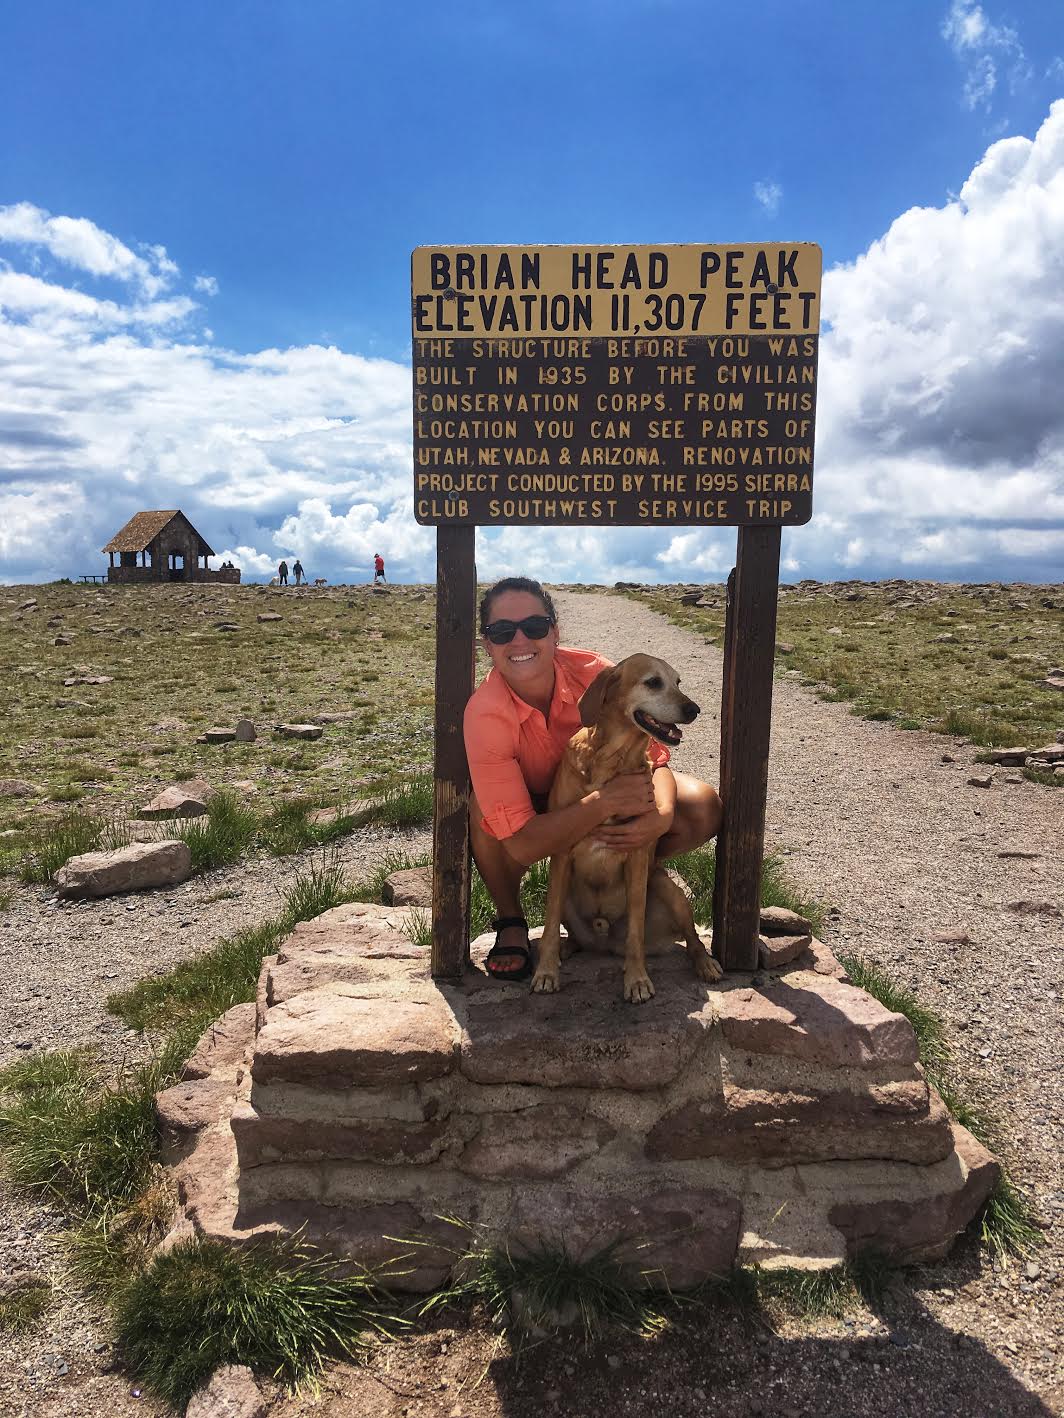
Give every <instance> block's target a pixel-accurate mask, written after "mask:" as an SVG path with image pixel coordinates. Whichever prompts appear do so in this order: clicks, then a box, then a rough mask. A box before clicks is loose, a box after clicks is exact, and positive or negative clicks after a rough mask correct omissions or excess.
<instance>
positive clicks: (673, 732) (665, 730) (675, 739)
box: [632, 709, 683, 748]
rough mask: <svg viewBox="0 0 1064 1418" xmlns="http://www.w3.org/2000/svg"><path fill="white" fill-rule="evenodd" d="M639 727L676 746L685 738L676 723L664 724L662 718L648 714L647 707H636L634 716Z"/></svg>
mask: <svg viewBox="0 0 1064 1418" xmlns="http://www.w3.org/2000/svg"><path fill="white" fill-rule="evenodd" d="M632 717H633V718H634V719H635V721H636V723H637V724H638V725H639V727H640V728H641V729H642V730H644V732H645V733H648V734H650V735H651V736H652V737H653V738H656V739H657V740H658V741H659V742H660V743H664V744H668V745H669V747H670V748H674V747H675V746H676V744H678V743H679V742H680V740H681V739H682V738H683V732H682V730H680V729H679V728H678V727H677V726H676V725H675V724H663V723H662V722H661V720H660V719H655V718H654V715H653V714H648V713H647V711H646V710H645V709H636V710H635V711H634V713H633V716H632Z"/></svg>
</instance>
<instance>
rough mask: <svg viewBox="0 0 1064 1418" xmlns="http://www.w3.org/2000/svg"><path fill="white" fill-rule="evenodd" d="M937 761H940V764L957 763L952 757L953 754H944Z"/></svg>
mask: <svg viewBox="0 0 1064 1418" xmlns="http://www.w3.org/2000/svg"><path fill="white" fill-rule="evenodd" d="M939 761H940V762H941V763H956V762H957V760H956V759H955V758H954V757H953V754H952V753H944V754H943V755H942V757H941V759H940V760H939Z"/></svg>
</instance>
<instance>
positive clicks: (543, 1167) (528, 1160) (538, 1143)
mask: <svg viewBox="0 0 1064 1418" xmlns="http://www.w3.org/2000/svg"><path fill="white" fill-rule="evenodd" d="M614 1136H615V1132H614V1129H613V1128H612V1127H610V1125H609V1124H608V1123H607V1122H605V1121H604V1120H603V1119H602V1118H597V1117H595V1116H594V1114H592V1113H589V1112H588V1111H587V1110H586V1109H584V1108H579V1107H571V1106H570V1105H568V1104H566V1103H541V1104H539V1105H538V1106H535V1107H531V1108H522V1109H520V1111H518V1112H516V1113H486V1114H484V1116H483V1117H482V1118H481V1119H480V1130H479V1132H478V1133H477V1135H476V1137H474V1138H473V1140H472V1141H471V1142H469V1143H468V1144H467V1145H466V1147H465V1150H464V1151H463V1152H462V1155H461V1156H460V1157H459V1159H458V1166H459V1167H460V1169H461V1170H462V1171H463V1172H469V1173H471V1174H472V1175H473V1176H475V1177H485V1178H488V1179H489V1180H493V1181H498V1180H501V1179H503V1178H507V1177H518V1178H520V1177H560V1176H561V1175H562V1174H563V1173H565V1172H568V1171H570V1170H571V1169H572V1168H573V1167H575V1166H576V1165H577V1164H578V1163H579V1162H583V1161H584V1159H585V1158H587V1157H593V1156H594V1155H595V1153H596V1152H598V1151H599V1150H600V1149H601V1148H602V1147H603V1146H605V1144H606V1143H607V1142H609V1141H610V1140H611V1139H612V1138H613V1137H614Z"/></svg>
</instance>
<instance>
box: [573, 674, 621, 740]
mask: <svg viewBox="0 0 1064 1418" xmlns="http://www.w3.org/2000/svg"><path fill="white" fill-rule="evenodd" d="M617 680H618V674H617V669H616V666H614V667H613V668H612V669H608V670H599V672H598V674H597V675H596V676H595V678H594V679H593V680H592V681H591V683H590V684H589V685H588V687H587V688H586V689H585V690H584V692H583V694H582V695H581V696H580V722H581V723H582V724H583V726H584V728H585V729H591V728H594V726H595V725H596V724H597V723H598V721H599V717H600V716H601V714H602V706H603V704H605V702H606V699H607V698H608V696H609V692H610V690H611V689H612V688H613V687H614V685H615V684H616V683H617Z"/></svg>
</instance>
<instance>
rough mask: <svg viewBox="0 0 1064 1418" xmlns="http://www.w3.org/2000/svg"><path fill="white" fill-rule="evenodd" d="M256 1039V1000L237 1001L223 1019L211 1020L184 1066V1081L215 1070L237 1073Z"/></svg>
mask: <svg viewBox="0 0 1064 1418" xmlns="http://www.w3.org/2000/svg"><path fill="white" fill-rule="evenodd" d="M254 1042H255V1004H254V1001H252V1002H251V1003H250V1004H234V1005H233V1007H232V1009H227V1010H226V1012H225V1013H224V1014H223V1015H222V1017H221V1019H216V1020H215V1021H214V1023H213V1024H209V1025H208V1026H207V1028H206V1030H205V1031H204V1032H203V1034H202V1035H201V1036H200V1041H199V1043H198V1044H197V1045H196V1047H195V1049H193V1051H192V1053H191V1054H190V1055H189V1058H188V1061H187V1062H186V1064H185V1067H184V1068H183V1069H182V1070H181V1078H182V1081H183V1082H188V1081H189V1080H191V1079H194V1078H209V1077H210V1076H211V1074H213V1073H224V1072H229V1073H232V1074H233V1075H234V1076H235V1074H236V1070H237V1069H238V1068H239V1066H240V1065H241V1064H242V1063H243V1062H244V1057H245V1055H246V1054H247V1052H248V1050H249V1049H250V1048H251V1046H252V1044H254Z"/></svg>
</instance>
